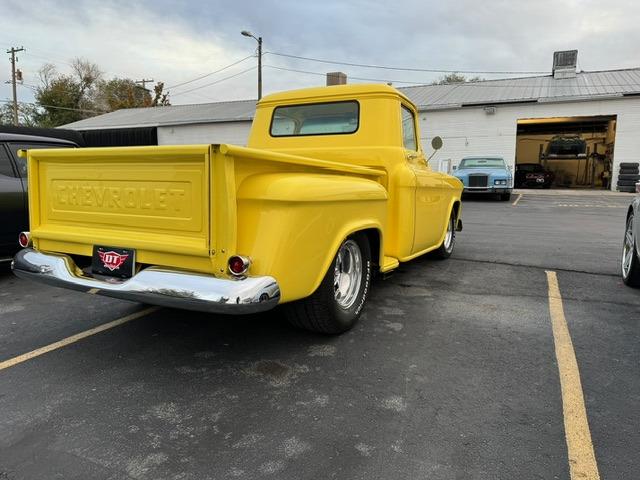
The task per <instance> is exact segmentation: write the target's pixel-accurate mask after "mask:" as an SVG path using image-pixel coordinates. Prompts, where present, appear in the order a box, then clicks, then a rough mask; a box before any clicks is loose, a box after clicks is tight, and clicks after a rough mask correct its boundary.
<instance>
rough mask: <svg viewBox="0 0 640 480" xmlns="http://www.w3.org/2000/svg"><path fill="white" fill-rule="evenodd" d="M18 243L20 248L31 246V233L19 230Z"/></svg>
mask: <svg viewBox="0 0 640 480" xmlns="http://www.w3.org/2000/svg"><path fill="white" fill-rule="evenodd" d="M18 243H19V244H20V246H21V247H22V248H27V247H30V246H31V234H30V233H29V232H20V234H19V235H18Z"/></svg>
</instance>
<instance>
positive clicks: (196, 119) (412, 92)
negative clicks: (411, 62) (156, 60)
mask: <svg viewBox="0 0 640 480" xmlns="http://www.w3.org/2000/svg"><path fill="white" fill-rule="evenodd" d="M398 90H400V92H402V93H403V94H404V95H406V96H407V97H408V98H409V99H411V101H412V102H413V103H415V104H416V105H417V106H418V108H419V109H420V110H438V109H450V108H462V107H466V106H474V105H496V104H504V103H534V102H567V101H578V100H598V99H602V98H614V97H623V96H626V95H640V68H634V69H627V70H607V71H599V72H578V73H577V74H576V76H575V77H574V78H554V77H553V75H545V76H538V77H521V78H507V79H500V80H484V81H480V82H469V83H456V84H448V85H419V86H415V87H401V88H398ZM255 108H256V100H240V101H233V102H217V103H202V104H193V105H172V106H167V107H149V108H129V109H123V110H117V111H115V112H110V113H106V114H104V115H99V116H97V117H92V118H87V119H85V120H80V121H77V122H74V123H70V124H68V125H64V128H70V129H73V130H95V129H101V128H130V127H158V126H171V125H187V124H195V123H218V122H238V121H251V120H252V119H253V116H254V114H255Z"/></svg>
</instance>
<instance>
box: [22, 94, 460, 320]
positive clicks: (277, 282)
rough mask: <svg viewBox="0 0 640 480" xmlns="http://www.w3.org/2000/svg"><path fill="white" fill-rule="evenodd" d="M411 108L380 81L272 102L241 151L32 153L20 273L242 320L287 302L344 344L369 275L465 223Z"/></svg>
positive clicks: (293, 315)
mask: <svg viewBox="0 0 640 480" xmlns="http://www.w3.org/2000/svg"><path fill="white" fill-rule="evenodd" d="M419 138H420V135H419V131H418V119H417V111H416V108H415V106H414V105H413V104H412V103H411V102H410V101H409V99H408V98H407V97H405V96H404V95H403V94H401V93H400V92H398V91H397V90H396V89H394V88H392V87H390V86H386V85H342V86H332V87H321V88H312V89H304V90H297V91H291V92H285V93H278V94H274V95H269V96H266V97H264V98H263V99H262V100H261V101H260V102H259V103H258V105H257V111H256V115H255V119H254V121H253V125H252V130H251V134H250V138H249V142H248V147H246V148H245V147H239V146H234V145H224V144H222V145H188V146H152V147H121V148H120V147H119V148H86V149H74V150H70V149H54V150H29V151H28V152H27V153H26V155H27V157H28V161H27V163H28V173H29V192H30V195H29V209H30V232H23V233H22V234H21V235H20V244H21V245H22V246H23V247H24V248H23V250H21V251H20V252H19V253H18V254H17V255H16V257H15V258H14V261H13V270H14V272H15V274H16V275H18V276H20V277H24V278H29V279H32V280H35V281H39V282H43V283H47V284H51V285H55V286H60V287H66V288H71V289H75V290H81V291H85V292H88V293H92V294H100V295H108V296H112V297H117V298H123V299H127V300H134V301H139V302H144V303H150V304H157V305H163V306H169V307H178V308H185V309H191V310H200V311H208V312H218V313H226V314H244V313H254V312H261V311H265V310H268V309H271V308H273V307H275V306H276V305H277V304H286V305H284V308H283V310H284V312H285V314H286V316H287V318H288V319H289V320H290V322H291V323H292V324H294V325H296V326H299V327H302V328H306V329H308V330H312V331H318V332H324V333H340V332H343V331H345V330H348V329H349V328H351V327H352V326H353V325H354V324H355V322H356V321H357V320H358V318H359V316H360V313H361V312H362V309H363V307H364V305H365V302H366V299H367V296H368V294H369V292H370V285H371V277H372V275H373V274H374V272H376V271H377V272H389V271H391V270H393V269H395V268H396V267H398V265H399V262H405V261H408V260H411V259H412V258H415V257H417V256H419V255H423V254H425V253H427V252H430V251H435V254H437V255H438V256H440V257H443V258H446V257H448V256H449V255H450V254H451V252H452V250H453V247H454V244H455V232H456V230H460V229H461V228H462V223H461V221H460V213H461V204H460V195H461V192H462V184H461V183H460V181H459V180H457V179H456V178H454V177H451V176H449V175H446V174H443V173H438V172H434V171H432V169H431V168H430V167H429V164H428V161H427V160H426V158H425V155H424V152H423V150H422V148H421V146H420V142H419Z"/></svg>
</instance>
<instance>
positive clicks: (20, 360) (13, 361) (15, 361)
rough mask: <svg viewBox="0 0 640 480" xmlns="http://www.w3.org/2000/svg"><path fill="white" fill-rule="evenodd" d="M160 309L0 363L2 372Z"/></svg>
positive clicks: (136, 314)
mask: <svg viewBox="0 0 640 480" xmlns="http://www.w3.org/2000/svg"><path fill="white" fill-rule="evenodd" d="M159 309H160V307H149V308H145V309H144V310H140V311H139V312H135V313H132V314H130V315H127V316H125V317H122V318H119V319H117V320H114V321H113V322H109V323H105V324H103V325H100V326H97V327H95V328H91V329H89V330H85V331H84V332H80V333H76V334H75V335H71V336H70V337H67V338H65V339H62V340H60V341H58V342H55V343H51V344H49V345H46V346H44V347H41V348H38V349H36V350H32V351H30V352H27V353H23V354H22V355H18V356H17V357H13V358H10V359H8V360H5V361H3V362H0V370H4V369H5V368H9V367H13V366H15V365H18V364H20V363H23V362H26V361H27V360H31V359H32V358H35V357H39V356H40V355H44V354H45V353H49V352H51V351H53V350H57V349H59V348H62V347H66V346H67V345H71V344H72V343H75V342H77V341H79V340H82V339H83V338H87V337H90V336H91V335H95V334H96V333H100V332H104V331H105V330H109V329H111V328H113V327H117V326H118V325H122V324H124V323H127V322H130V321H131V320H135V319H136V318H140V317H144V316H145V315H149V314H150V313H153V312H155V311H156V310H159Z"/></svg>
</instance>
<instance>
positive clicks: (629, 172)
mask: <svg viewBox="0 0 640 480" xmlns="http://www.w3.org/2000/svg"><path fill="white" fill-rule="evenodd" d="M618 173H620V175H638V173H640V171H639V170H638V167H635V168H631V167H627V168H621V169H620V170H619V171H618Z"/></svg>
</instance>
